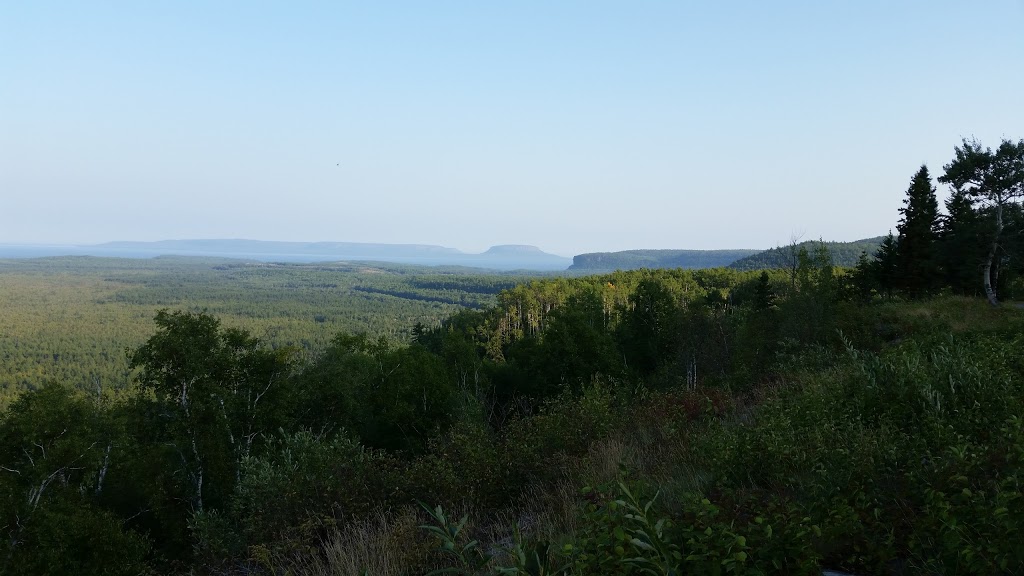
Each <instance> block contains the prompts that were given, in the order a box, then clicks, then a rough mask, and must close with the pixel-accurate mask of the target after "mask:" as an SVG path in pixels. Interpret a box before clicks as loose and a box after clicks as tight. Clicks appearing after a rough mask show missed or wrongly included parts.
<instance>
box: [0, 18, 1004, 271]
mask: <svg viewBox="0 0 1024 576" xmlns="http://www.w3.org/2000/svg"><path fill="white" fill-rule="evenodd" d="M1021 30H1024V0H994V1H993V2H987V3H984V4H979V3H956V2H938V3H936V2H924V1H917V0H914V1H908V2H900V3H891V2H883V1H881V0H870V1H865V2H859V3H854V4H834V3H820V2H809V1H795V0H787V1H784V2H780V3H774V4H764V3H755V2H741V3H732V4H729V5H728V6H726V5H718V4H716V5H708V6H690V5H686V4H684V3H678V2H667V1H641V2H636V3H628V4H623V3H617V2H603V1H598V2H582V1H571V2H564V3H558V4H557V5H551V4H550V3H542V2H522V3H516V4H514V5H513V4H481V3H473V2H464V1H463V2H451V3H444V4H436V3H431V4H429V5H428V4H423V3H412V2H380V3H372V4H365V3H358V4H351V5H340V4H335V3H311V4H303V5H296V4H282V5H279V6H258V7H256V6H254V5H250V4H246V3H225V4H217V5H215V6H213V5H208V4H206V3H199V2H188V1H185V2H180V3H173V4H167V5H150V4H139V3H131V2H114V3H105V4H101V5H100V4H92V3H73V2H56V3H49V4H45V5H44V4H39V3H9V4H8V5H5V6H3V7H2V8H0V72H2V73H3V77H4V82H3V83H2V85H0V190H3V191H4V200H5V202H4V208H3V210H4V214H5V215H6V217H7V218H6V225H5V226H4V227H3V228H2V230H0V243H8V244H14V243H17V244H65V245H72V244H74V245H78V244H97V243H103V242H108V241H158V240H168V239H195V238H244V239H254V240H268V241H293V242H321V241H323V242H360V243H389V244H430V245H439V246H446V247H451V248H456V249H459V250H461V251H463V252H466V253H480V252H483V251H485V250H486V249H487V248H489V247H490V246H494V245H504V244H528V245H534V246H537V247H539V248H541V249H542V250H544V251H545V252H549V253H552V254H557V255H561V256H572V255H575V254H580V253H585V252H604V251H619V250H631V249H740V248H748V249H757V248H771V247H774V246H777V245H784V244H786V243H788V242H789V240H790V238H791V237H792V236H799V237H801V238H802V239H804V240H816V239H818V238H821V239H824V240H828V241H853V240H859V239H863V238H869V237H874V236H878V235H883V234H885V233H886V232H888V231H889V230H890V229H893V228H894V227H895V224H896V221H897V219H898V208H899V207H900V205H901V204H900V203H901V201H902V199H903V197H904V193H905V191H906V189H907V186H908V184H909V182H910V179H911V177H912V176H913V174H914V172H915V171H916V170H917V169H918V167H919V166H920V165H921V164H922V163H926V164H927V165H928V167H929V169H930V170H931V172H932V175H933V176H936V175H938V174H941V171H942V165H943V164H944V163H946V162H948V161H949V160H951V159H952V157H953V147H954V146H955V145H957V144H959V143H960V140H961V138H963V137H968V138H970V137H976V138H977V139H979V140H980V141H981V142H982V143H983V144H985V145H987V146H993V147H994V146H996V145H997V144H998V143H999V140H1000V138H1002V137H1007V138H1013V139H1018V138H1024V107H1022V106H1021V105H1020V101H1021V94H1024V77H1022V76H1021V74H1019V73H1018V72H1019V70H1020V67H1021V62H1024V34H1022V33H1021ZM982 80H984V81H982ZM979 86H983V88H979ZM937 188H938V191H939V196H940V198H944V197H945V196H946V188H945V187H944V186H937Z"/></svg>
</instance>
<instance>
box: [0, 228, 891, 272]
mask: <svg viewBox="0 0 1024 576" xmlns="http://www.w3.org/2000/svg"><path fill="white" fill-rule="evenodd" d="M881 242H882V237H881V236H879V237H877V238H868V239H865V240H858V241H856V242H825V243H824V244H825V245H826V246H827V247H828V249H829V251H830V252H831V253H832V260H833V263H834V264H835V265H837V266H853V265H855V264H856V263H857V258H858V257H859V256H860V254H861V253H862V252H867V253H868V254H874V253H875V251H876V250H877V249H878V246H879V245H880V244H881ZM817 244H818V242H803V243H801V244H798V245H797V248H800V247H804V248H807V250H809V251H810V250H813V249H814V247H815V246H816V245H817ZM68 255H72V256H73V255H79V256H107V257H122V258H152V257H154V256H171V255H175V256H205V257H221V258H239V259H245V260H256V261H262V262H329V261H376V262H392V263H400V264H417V265H423V266H462V267H468V268H486V269H491V270H504V271H507V270H535V271H546V272H554V271H566V270H568V271H569V272H575V273H582V274H589V273H598V272H609V271H613V270H635V269H638V268H717V267H726V266H727V267H729V268H734V269H737V270H758V269H762V268H785V267H787V266H788V265H789V262H790V260H791V254H790V248H789V247H779V248H772V249H770V250H625V251H621V252H594V253H589V254H580V255H578V256H575V257H573V258H572V259H571V260H570V259H569V258H566V257H563V256H557V255H555V254H549V253H547V252H544V251H542V250H541V249H540V248H537V247H535V246H524V245H502V246H492V247H491V248H490V249H488V250H487V251H486V252H482V253H480V254H470V253H466V252H461V251H459V250H456V249H455V248H448V247H445V246H434V245H429V244H370V243H360V242H275V241H265V240H162V241H159V242H107V243H105V244H91V245H0V258H34V257H43V256H68Z"/></svg>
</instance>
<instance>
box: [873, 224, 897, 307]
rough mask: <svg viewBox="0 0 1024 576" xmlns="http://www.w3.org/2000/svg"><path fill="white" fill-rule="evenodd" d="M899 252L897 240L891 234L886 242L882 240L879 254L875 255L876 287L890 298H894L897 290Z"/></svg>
mask: <svg viewBox="0 0 1024 576" xmlns="http://www.w3.org/2000/svg"><path fill="white" fill-rule="evenodd" d="M898 250H899V249H898V244H897V241H896V238H895V237H894V236H893V235H892V232H889V235H888V236H886V237H885V240H882V245H881V246H879V247H878V252H876V253H875V261H874V262H873V264H874V270H873V272H874V277H875V285H877V286H878V290H879V292H881V293H883V294H885V295H886V296H887V297H889V298H892V295H893V291H894V290H895V288H896V281H897V276H898V270H899V262H898V260H897V255H898Z"/></svg>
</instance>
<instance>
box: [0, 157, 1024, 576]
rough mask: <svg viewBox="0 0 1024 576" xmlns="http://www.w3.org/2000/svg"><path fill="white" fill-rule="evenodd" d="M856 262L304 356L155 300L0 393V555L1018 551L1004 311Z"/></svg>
mask: <svg viewBox="0 0 1024 576" xmlns="http://www.w3.org/2000/svg"><path fill="white" fill-rule="evenodd" d="M958 154H959V148H958ZM958 157H959V156H958ZM947 170H948V169H947ZM1021 177H1022V178H1024V171H1022V172H1021ZM951 184H953V185H954V186H955V185H956V184H955V182H951ZM912 188H913V187H912ZM911 204H915V202H914V201H912V200H910V197H909V195H908V203H907V206H908V209H907V211H906V212H905V213H904V214H903V217H904V218H903V222H902V223H901V231H902V230H903V229H906V230H910V229H911V228H912V227H913V226H912V223H913V222H915V221H916V220H915V219H914V218H913V217H911V215H910V214H912V213H913V212H914V211H913V210H910V209H909V206H910V205H911ZM1004 208H1006V209H1007V211H1008V210H1009V208H1008V207H1004ZM976 209H977V210H978V214H979V217H983V216H986V215H987V214H991V216H992V217H993V218H995V217H996V214H994V213H989V212H985V211H984V210H985V209H986V208H985V207H978V208H976ZM1004 214H1005V212H1004ZM1004 229H1005V228H1004ZM910 237H912V236H911V235H909V232H908V236H907V238H910ZM988 240H990V238H985V241H986V243H987V242H988ZM898 242H899V243H901V244H903V247H904V248H903V249H904V250H907V249H908V247H909V246H911V245H913V243H912V242H911V241H909V240H907V241H903V240H900V241H898ZM989 249H991V248H989ZM940 270H941V268H940ZM865 274H866V272H864V271H863V270H859V271H857V272H856V273H846V272H845V271H843V270H837V269H836V268H835V267H834V266H833V264H832V261H831V255H830V252H829V251H828V250H827V249H825V248H824V247H818V248H817V249H815V250H813V251H809V250H800V251H798V253H797V258H796V264H795V266H793V267H792V268H787V269H784V270H774V271H761V272H739V271H735V270H728V269H712V270H640V271H633V272H619V273H614V274H608V275H603V276H593V277H584V278H555V279H546V280H536V281H531V282H528V283H523V284H519V285H517V286H516V287H514V288H511V289H508V290H504V291H502V292H501V293H500V294H499V295H498V298H497V301H496V303H495V304H494V305H493V306H491V307H487V308H483V309H479V310H465V309H464V310H460V311H457V312H455V313H454V314H452V315H450V316H448V317H447V318H446V319H445V320H444V321H443V322H442V323H440V325H437V326H431V325H430V324H426V323H422V322H420V323H413V324H411V326H410V328H411V338H412V341H411V343H410V344H409V345H408V346H399V345H395V344H393V343H392V342H390V341H388V340H387V339H383V338H374V337H369V336H367V335H360V334H352V333H339V334H337V335H336V336H334V337H333V338H332V340H331V342H330V344H329V346H327V347H326V348H325V349H324V351H323V352H322V353H320V354H316V355H312V356H310V357H309V358H308V359H306V360H302V359H301V358H300V357H299V356H297V351H296V350H295V349H294V348H290V347H285V346H279V347H272V346H268V345H267V344H266V342H264V341H262V340H261V339H260V338H257V337H255V336H253V335H252V334H251V333H250V332H248V331H246V330H243V329H240V328H237V327H232V326H227V325H225V324H222V323H221V322H220V321H218V320H217V319H216V318H215V317H214V316H212V315H210V314H205V313H201V312H196V311H189V310H184V311H177V312H172V311H167V310H165V311H161V312H159V313H158V314H157V315H156V330H155V333H154V334H152V335H151V336H150V337H149V338H148V339H147V340H145V341H144V342H143V343H141V344H140V345H138V346H135V347H133V348H132V350H131V352H130V355H129V357H128V362H129V366H130V368H131V370H132V374H133V381H134V383H135V384H134V388H133V389H132V393H131V394H128V395H125V396H122V397H120V398H117V399H111V398H107V397H103V396H97V395H87V394H84V393H82V392H78V391H75V390H73V389H71V388H69V387H65V386H60V385H49V386H43V387H41V388H40V389H38V390H35V391H32V392H28V393H25V394H22V395H21V396H20V397H19V398H18V399H17V401H15V402H14V403H13V404H12V405H11V406H10V408H9V409H8V410H7V411H6V412H5V414H4V415H3V417H2V420H0V466H2V468H0V492H2V494H3V499H2V500H0V502H5V503H9V504H7V507H6V508H4V509H2V510H0V514H2V516H0V526H2V527H3V528H2V530H3V534H2V536H3V537H2V538H0V546H2V550H0V558H2V559H4V560H3V562H4V563H3V564H0V566H3V569H4V570H5V571H6V572H8V573H19V574H49V573H78V574H88V573H105V574H122V573H123V574H137V573H140V572H144V571H157V572H165V573H175V572H176V573H196V572H205V573H216V574H280V573H291V574H325V573H334V574H338V573H341V574H361V573H367V574H421V573H428V572H430V571H432V570H442V571H444V573H460V574H491V573H494V574H542V573H543V574H613V575H614V574H618V575H633V574H651V573H654V574H679V573H698V574H728V573H731V574H819V573H820V572H821V570H822V568H836V569H841V570H844V571H847V572H852V573H864V574H906V573H922V574H947V573H957V574H1002V573H1006V574H1014V573H1020V572H1021V571H1022V570H1024V546H1022V545H1021V539H1020V538H1019V534H1020V533H1021V531H1022V530H1024V496H1022V492H1021V478H1024V419H1022V418H1021V416H1020V415H1021V413H1022V411H1024V374H1022V370H1024V347H1022V346H1021V344H1024V341H1022V337H1021V334H1022V328H1024V318H1022V316H1021V312H1020V311H1019V310H1018V309H1016V308H1013V307H1004V308H999V307H992V306H989V305H987V304H986V303H985V302H984V301H983V300H980V299H971V298H967V297H964V296H956V295H948V294H947V295H945V296H943V297H941V298H938V299H927V298H925V296H926V295H927V294H926V293H923V292H922V293H921V294H920V297H918V295H917V294H916V293H911V292H910V291H909V290H905V289H901V290H899V291H894V292H893V295H892V296H889V295H888V294H887V293H886V292H885V290H884V289H881V290H879V289H876V288H874V287H873V286H872V285H870V284H866V283H865V282H866V280H865V279H866V278H868V276H866V275H865ZM977 281H978V282H979V283H981V281H982V279H981V278H980V277H979V278H978V279H977ZM946 288H947V291H948V287H946ZM912 295H913V297H911V296H912ZM420 503H424V505H423V506H421V505H420ZM421 526H425V528H424V527H421ZM55 551H60V552H59V553H55Z"/></svg>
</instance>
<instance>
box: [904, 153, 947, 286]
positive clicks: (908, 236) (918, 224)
mask: <svg viewBox="0 0 1024 576" xmlns="http://www.w3.org/2000/svg"><path fill="white" fill-rule="evenodd" d="M900 215H901V218H900V222H899V224H897V225H896V229H897V230H898V231H899V236H898V238H897V241H896V254H895V260H896V261H895V268H896V273H897V274H898V276H897V278H896V284H897V286H898V287H899V288H900V289H902V291H903V292H905V293H906V294H907V296H909V297H911V298H921V297H923V296H927V295H928V294H930V293H932V292H934V291H935V288H936V287H937V280H938V276H939V274H938V263H937V261H936V254H935V240H936V237H937V229H938V216H939V204H938V201H937V200H936V199H935V188H934V187H933V186H932V182H931V176H929V174H928V167H927V166H923V165H922V166H921V169H920V170H918V171H917V173H916V174H914V177H913V179H912V180H911V181H910V188H908V189H907V197H906V198H905V199H904V200H903V207H902V208H900Z"/></svg>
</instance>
